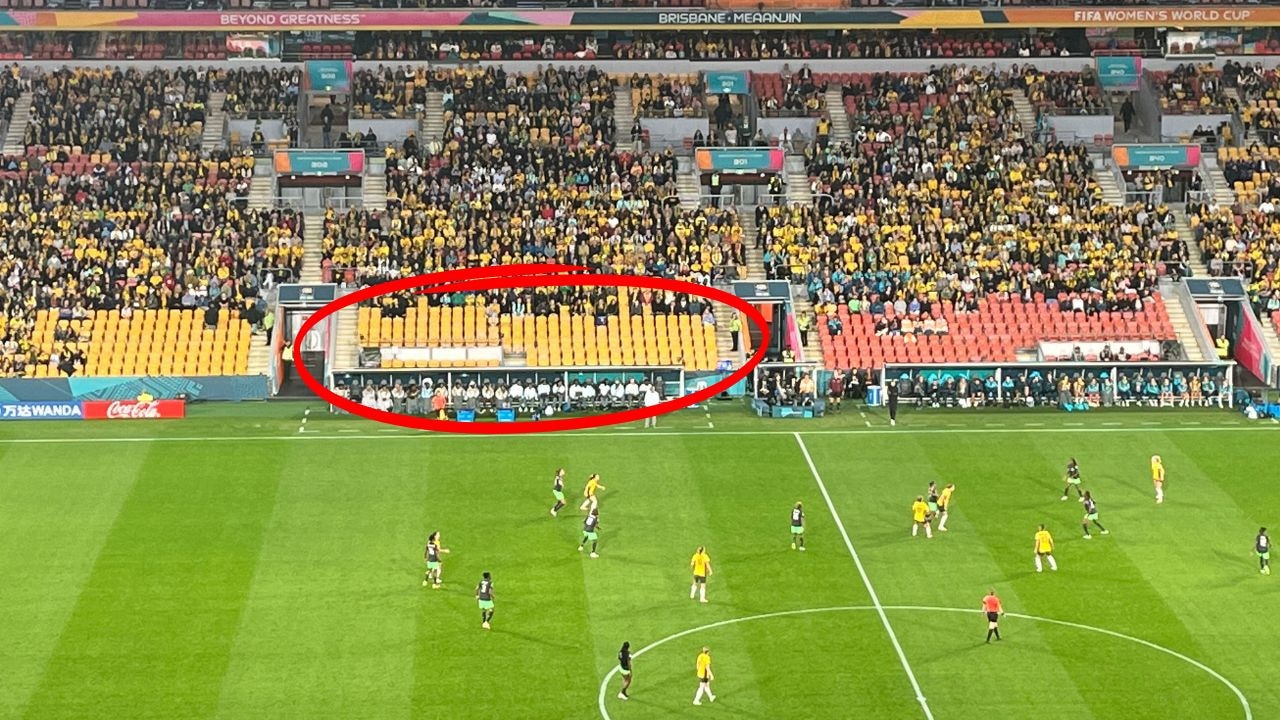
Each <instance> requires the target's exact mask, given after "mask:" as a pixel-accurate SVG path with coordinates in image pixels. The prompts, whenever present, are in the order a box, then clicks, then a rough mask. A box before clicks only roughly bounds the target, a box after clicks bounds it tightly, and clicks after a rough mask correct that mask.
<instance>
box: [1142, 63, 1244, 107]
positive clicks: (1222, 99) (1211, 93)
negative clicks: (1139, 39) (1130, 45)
mask: <svg viewBox="0 0 1280 720" xmlns="http://www.w3.org/2000/svg"><path fill="white" fill-rule="evenodd" d="M1152 77H1153V79H1154V82H1155V84H1156V88H1157V90H1158V91H1159V93H1160V107H1161V110H1163V111H1164V112H1165V113H1168V114H1174V115H1179V114H1197V113H1235V112H1236V111H1238V110H1239V109H1240V108H1239V103H1237V102H1236V101H1235V99H1233V98H1230V97H1228V96H1227V94H1226V89H1227V85H1226V83H1225V82H1224V81H1223V74H1222V71H1221V70H1217V69H1215V68H1214V67H1213V65H1212V64H1207V65H1197V64H1195V63H1185V64H1182V65H1179V66H1177V67H1176V68H1174V69H1173V70H1169V71H1167V72H1163V71H1162V72H1154V73H1152Z"/></svg>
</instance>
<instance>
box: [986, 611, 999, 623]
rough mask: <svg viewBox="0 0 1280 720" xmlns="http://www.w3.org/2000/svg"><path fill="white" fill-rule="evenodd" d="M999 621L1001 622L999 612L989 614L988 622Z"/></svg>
mask: <svg viewBox="0 0 1280 720" xmlns="http://www.w3.org/2000/svg"><path fill="white" fill-rule="evenodd" d="M999 620H1000V613H998V612H989V613H987V622H998V621H999Z"/></svg>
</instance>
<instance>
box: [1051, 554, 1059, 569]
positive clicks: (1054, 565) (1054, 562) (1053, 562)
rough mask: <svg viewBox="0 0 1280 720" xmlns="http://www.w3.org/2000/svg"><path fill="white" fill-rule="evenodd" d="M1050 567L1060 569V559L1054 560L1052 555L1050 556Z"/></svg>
mask: <svg viewBox="0 0 1280 720" xmlns="http://www.w3.org/2000/svg"><path fill="white" fill-rule="evenodd" d="M1049 569H1050V570H1057V569H1058V561H1057V560H1054V559H1053V556H1052V555H1050V556H1049Z"/></svg>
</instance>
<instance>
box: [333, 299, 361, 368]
mask: <svg viewBox="0 0 1280 720" xmlns="http://www.w3.org/2000/svg"><path fill="white" fill-rule="evenodd" d="M359 327H360V310H359V308H357V307H356V306H355V305H351V306H349V307H345V308H343V309H341V310H339V311H338V327H337V331H336V332H337V335H336V337H337V338H338V343H337V344H338V347H337V351H336V352H335V353H334V354H335V356H336V357H334V364H333V367H334V368H336V369H347V368H354V367H359V365H360V338H359V332H358V330H359Z"/></svg>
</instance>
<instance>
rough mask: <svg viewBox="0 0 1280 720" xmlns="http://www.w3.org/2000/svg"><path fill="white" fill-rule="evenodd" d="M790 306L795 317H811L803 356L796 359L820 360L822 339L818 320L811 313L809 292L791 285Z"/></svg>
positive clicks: (811, 304)
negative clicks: (811, 322) (811, 320)
mask: <svg viewBox="0 0 1280 720" xmlns="http://www.w3.org/2000/svg"><path fill="white" fill-rule="evenodd" d="M791 308H792V309H793V310H794V311H795V315H796V317H800V316H801V315H805V314H807V315H809V317H810V318H813V325H812V326H811V328H812V329H811V330H809V342H808V344H806V345H805V346H804V358H797V360H800V359H803V360H804V361H805V362H822V339H821V334H820V333H819V332H818V321H817V318H816V317H814V315H813V303H811V302H809V293H807V292H805V289H804V287H803V286H801V285H792V286H791Z"/></svg>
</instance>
